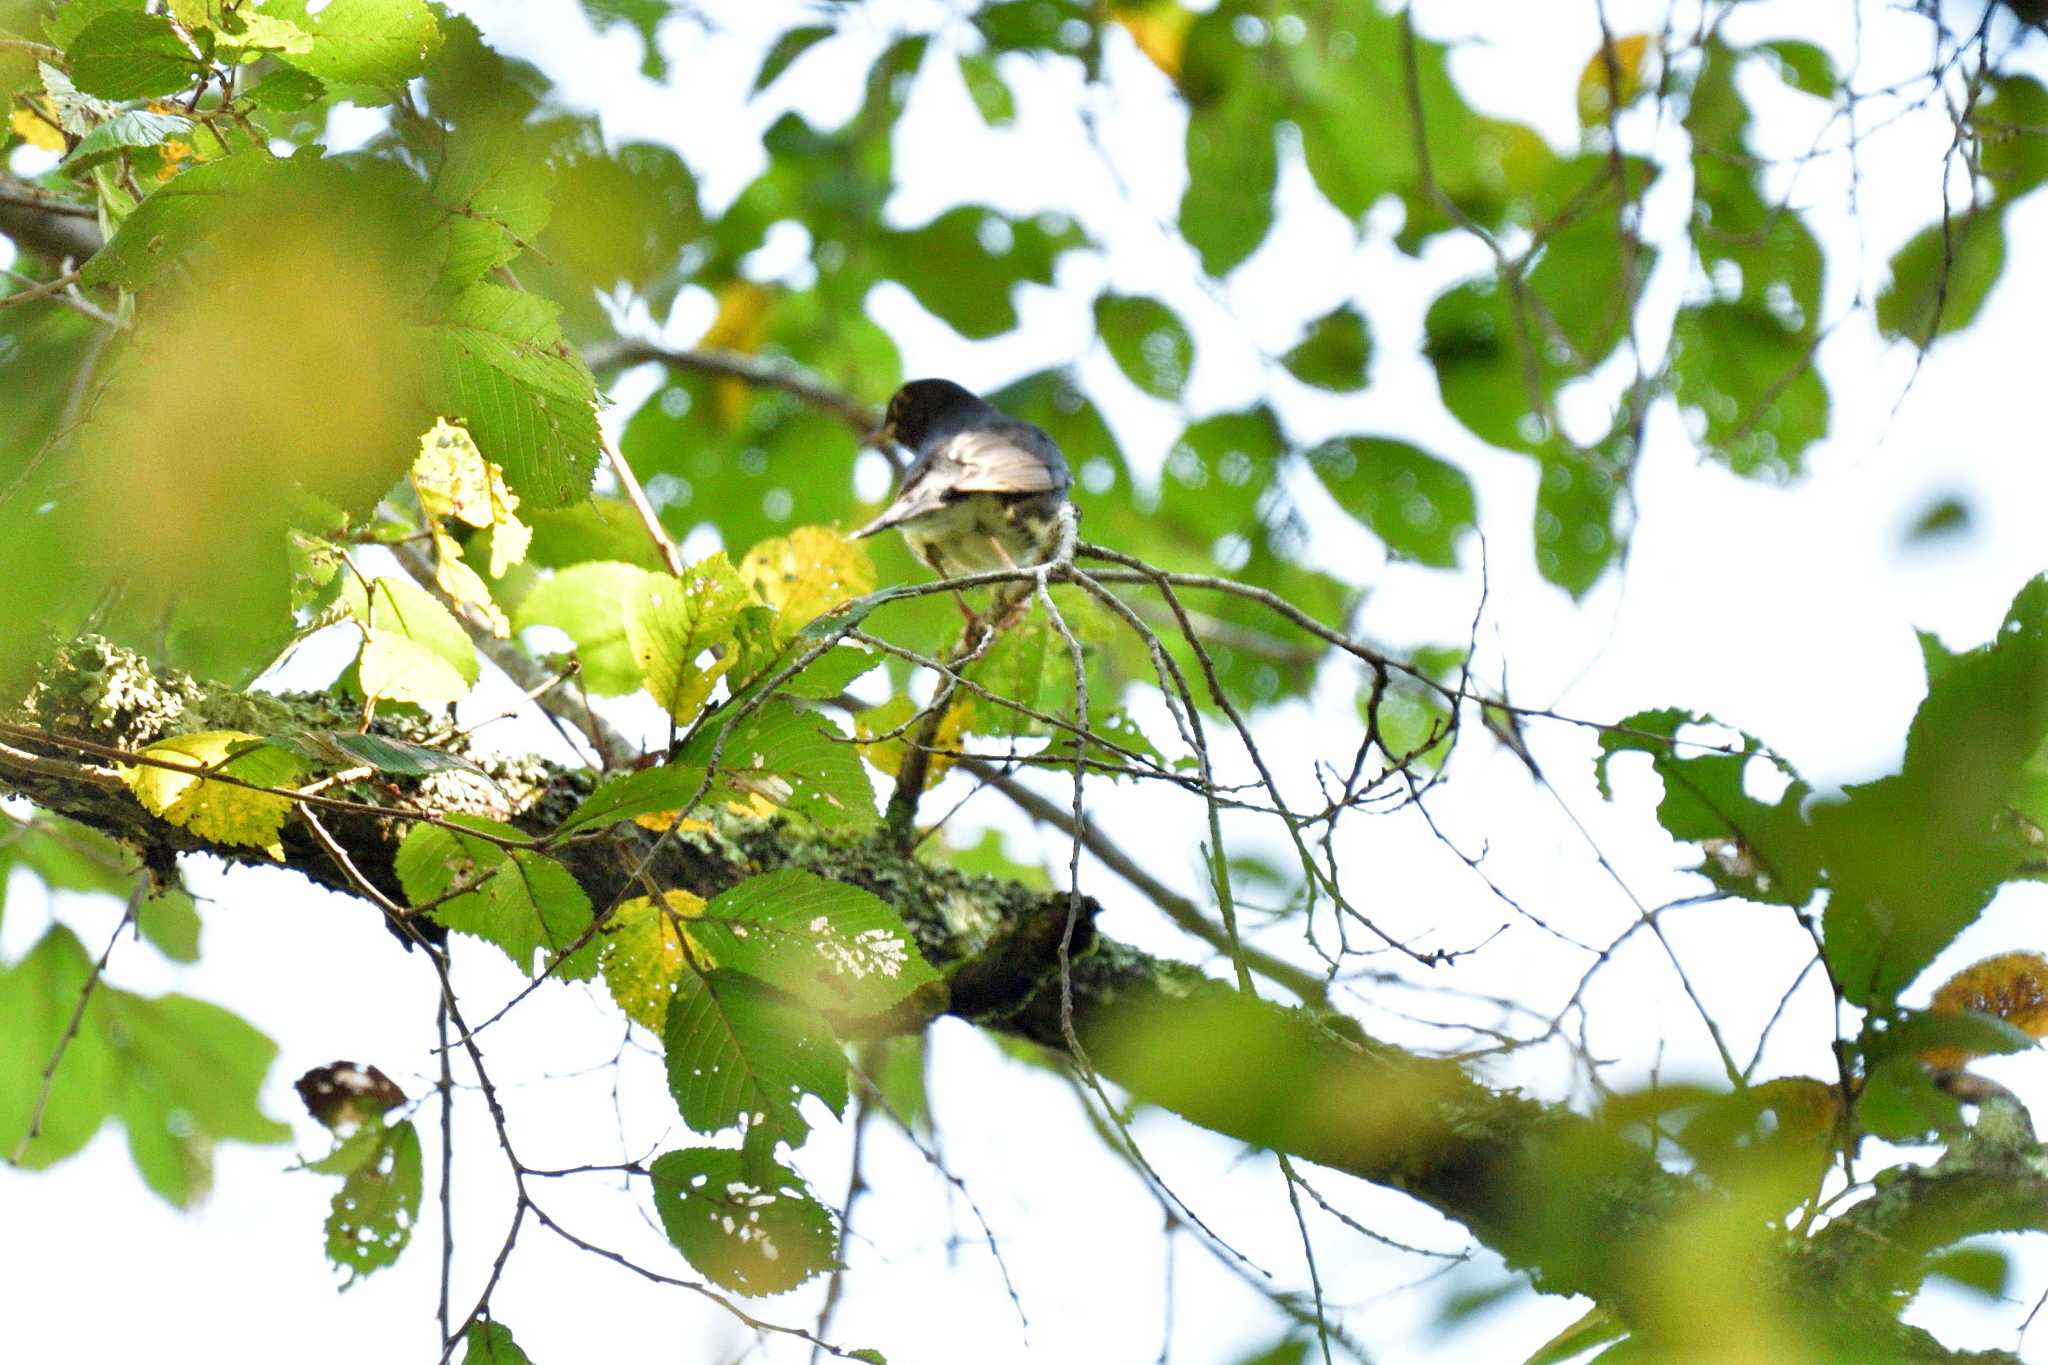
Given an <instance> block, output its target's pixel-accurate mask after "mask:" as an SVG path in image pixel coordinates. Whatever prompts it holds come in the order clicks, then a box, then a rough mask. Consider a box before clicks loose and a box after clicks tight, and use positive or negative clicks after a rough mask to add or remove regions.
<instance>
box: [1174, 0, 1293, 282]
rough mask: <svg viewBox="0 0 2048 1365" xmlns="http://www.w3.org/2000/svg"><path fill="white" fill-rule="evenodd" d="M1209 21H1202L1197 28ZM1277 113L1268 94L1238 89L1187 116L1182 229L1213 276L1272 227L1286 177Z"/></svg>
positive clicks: (1254, 88) (1241, 258)
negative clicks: (1278, 143)
mask: <svg viewBox="0 0 2048 1365" xmlns="http://www.w3.org/2000/svg"><path fill="white" fill-rule="evenodd" d="M1219 15H1220V12H1219ZM1203 22H1206V20H1198V21H1197V27H1200V25H1201V24H1202V23H1203ZM1278 113H1279V111H1278V110H1276V109H1275V108H1274V104H1273V100H1272V97H1271V95H1270V93H1269V92H1267V91H1264V90H1262V89H1260V88H1259V87H1258V86H1257V85H1252V84H1233V85H1232V86H1230V87H1229V89H1228V93H1226V94H1225V95H1224V97H1223V98H1222V99H1220V100H1217V101H1215V102H1214V103H1208V104H1201V105H1198V106H1196V108H1195V109H1194V110H1193V111H1192V112H1191V113H1190V114H1189V116H1188V135H1187V163H1188V187H1187V192H1186V193H1185V194H1183V195H1182V196H1181V201H1180V232H1181V236H1183V237H1185V238H1186V239H1187V242H1188V245H1189V246H1192V247H1193V248H1194V249H1195V251H1196V253H1197V254H1198V255H1199V256H1200V257H1201V260H1202V269H1204V270H1206V271H1208V272H1209V273H1210V274H1211V275H1216V276H1219V277H1220V276H1223V275H1227V274H1229V273H1230V272H1231V271H1232V270H1233V269H1235V268H1236V267H1237V266H1238V265H1240V264H1241V263H1242V262H1243V261H1244V259H1245V258H1246V257H1247V256H1249V255H1251V254H1252V252H1253V251H1255V250H1257V249H1258V246H1259V243H1261V242H1263V241H1265V240H1266V233H1267V231H1268V230H1269V229H1271V228H1272V226H1273V190H1274V187H1275V186H1276V185H1277V184H1278V183H1279V180H1280V157H1279V152H1278V150H1277V149H1276V147H1275V145H1274V134H1275V128H1274V121H1275V119H1276V118H1277V117H1278Z"/></svg>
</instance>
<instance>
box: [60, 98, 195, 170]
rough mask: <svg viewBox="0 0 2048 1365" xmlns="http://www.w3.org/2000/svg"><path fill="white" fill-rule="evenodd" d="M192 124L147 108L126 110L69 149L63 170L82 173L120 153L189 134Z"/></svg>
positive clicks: (155, 144) (178, 116)
mask: <svg viewBox="0 0 2048 1365" xmlns="http://www.w3.org/2000/svg"><path fill="white" fill-rule="evenodd" d="M191 128H192V121H191V120H190V119H188V118H184V117H181V116H180V115H177V114H159V113H155V112H153V111H151V110H148V109H129V110H126V111H124V112H122V113H121V114H118V115H116V116H115V117H114V118H111V119H109V120H107V121H106V122H105V123H102V124H100V125H99V126H98V127H97V128H94V129H93V130H92V131H91V132H89V133H87V134H86V135H85V136H84V137H82V138H80V139H79V141H78V145H77V146H76V147H73V148H72V149H71V154H70V155H69V156H66V157H65V158H64V169H66V170H68V171H71V172H73V173H74V174H75V173H76V172H78V171H82V170H85V169H86V168H87V167H90V166H94V165H97V164H98V163H100V162H102V161H106V160H108V159H109V158H112V157H116V156H119V155H120V154H121V153H122V152H125V151H129V150H131V149H133V148H137V147H155V146H158V145H159V144H161V143H163V142H165V141H167V140H169V139H171V138H174V137H181V136H183V135H184V134H186V133H188V132H190V131H191Z"/></svg>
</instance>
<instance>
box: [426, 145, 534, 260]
mask: <svg viewBox="0 0 2048 1365" xmlns="http://www.w3.org/2000/svg"><path fill="white" fill-rule="evenodd" d="M553 184H554V173H553V171H552V168H550V167H549V166H548V164H547V163H546V160H545V159H544V156H543V154H542V150H541V148H539V147H538V146H536V145H535V139H534V138H533V136H532V135H531V134H530V133H529V132H528V131H527V130H526V129H525V128H523V127H521V126H520V125H518V124H516V123H512V122H510V121H509V120H506V119H502V118H501V119H497V120H493V121H490V122H486V123H480V124H472V125H468V126H464V127H461V128H458V129H457V130H456V131H455V132H454V133H453V134H451V135H450V136H449V137H448V138H447V140H446V143H445V146H444V149H443V155H442V160H441V164H440V169H439V170H438V171H436V172H435V174H434V179H433V183H432V185H431V186H430V188H429V194H430V196H431V198H432V199H433V202H434V203H435V205H436V206H437V207H439V208H440V210H441V211H442V212H443V213H444V214H446V215H447V222H446V225H445V227H444V229H443V231H444V233H445V234H446V236H447V238H448V250H447V259H446V263H445V264H444V265H443V267H442V271H441V277H442V280H443V282H444V283H445V284H447V285H450V286H460V285H463V284H467V283H470V282H472V281H474V280H476V279H478V278H480V277H482V276H483V275H485V274H486V273H488V272H489V271H491V270H494V269H496V268H497V267H498V266H501V265H505V264H507V263H508V262H510V261H511V260H512V259H513V258H514V257H516V256H518V255H519V254H520V252H522V251H524V250H525V249H526V248H527V247H528V246H529V245H531V244H532V242H533V240H534V239H535V238H536V237H538V236H539V235H540V232H541V229H542V228H544V227H546V226H547V223H548V215H549V212H550V209H551V207H552V205H551V196H550V190H551V188H552V186H553Z"/></svg>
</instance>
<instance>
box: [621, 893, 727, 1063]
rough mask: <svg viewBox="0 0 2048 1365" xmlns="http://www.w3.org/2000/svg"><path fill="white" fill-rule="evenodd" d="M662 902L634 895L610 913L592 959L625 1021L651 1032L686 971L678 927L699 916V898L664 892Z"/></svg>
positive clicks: (659, 1023) (665, 1014)
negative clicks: (601, 944) (598, 950)
mask: <svg viewBox="0 0 2048 1365" xmlns="http://www.w3.org/2000/svg"><path fill="white" fill-rule="evenodd" d="M663 901H664V904H661V905H656V904H655V903H654V902H653V901H652V900H651V899H649V898H648V897H646V896H638V897H635V898H634V899H632V900H629V901H627V902H625V903H624V904H623V905H621V906H619V908H618V909H616V910H614V911H612V913H611V917H610V918H609V919H607V920H606V921H605V923H604V939H603V942H604V947H603V948H602V950H600V952H599V954H598V962H599V965H600V966H601V967H602V968H603V970H604V984H605V986H606V987H607V988H608V989H609V990H610V991H611V993H612V999H613V1000H616V1001H617V1002H618V1005H619V1008H620V1009H622V1010H624V1011H625V1012H626V1017H627V1018H628V1019H631V1020H632V1021H633V1022H634V1023H636V1024H640V1025H643V1026H645V1027H647V1028H650V1029H653V1030H655V1031H656V1032H660V1030H661V1026H662V1023H663V1021H664V1020H666V1019H667V1018H668V1005H669V1001H671V1000H673V999H674V998H675V993H676V986H677V984H678V983H679V982H680V981H681V980H682V979H683V973H684V972H685V971H686V970H687V969H688V959H687V958H686V957H685V956H684V954H685V952H686V951H687V947H686V942H687V939H686V931H685V927H684V926H685V925H686V924H687V923H688V922H689V921H690V920H692V919H694V918H696V917H697V916H698V915H701V914H703V913H704V898H703V897H702V896H698V895H695V894H693V893H691V892H688V891H680V890H677V891H667V892H664V893H663Z"/></svg>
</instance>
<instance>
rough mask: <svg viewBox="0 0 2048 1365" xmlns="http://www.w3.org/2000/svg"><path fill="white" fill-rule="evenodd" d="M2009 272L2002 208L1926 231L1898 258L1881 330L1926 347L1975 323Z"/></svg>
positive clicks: (1880, 309)
mask: <svg viewBox="0 0 2048 1365" xmlns="http://www.w3.org/2000/svg"><path fill="white" fill-rule="evenodd" d="M2004 271H2005V214H2004V213H2003V212H2002V211H2001V210H2000V209H1997V208H1991V209H1975V210H1972V211H1970V212H1968V213H1963V214H1959V215H1957V216H1956V218H1955V219H1953V220H1952V221H1950V222H1948V223H1946V224H1943V223H1935V224H1932V225H1931V226H1928V227H1924V228H1922V229H1921V230H1920V231H1919V232H1917V233H1915V234H1914V235H1913V238H1912V240H1911V241H1909V242H1907V243H1906V244H1905V245H1904V246H1902V247H1900V248H1899V252H1898V254H1897V255H1896V256H1893V257H1892V274H1891V279H1890V280H1889V281H1888V282H1887V283H1886V284H1885V287H1884V288H1883V290H1881V291H1880V292H1879V293H1878V296H1877V325H1878V327H1879V328H1880V329H1881V330H1882V331H1884V332H1885V334H1886V335H1888V336H1893V337H1899V338H1902V339H1904V340H1906V341H1910V342H1912V343H1913V344H1914V345H1915V346H1923V347H1924V346H1926V345H1928V344H1930V343H1931V342H1932V341H1933V340H1934V339H1935V338H1936V337H1943V336H1947V335H1948V334H1949V333H1951V332H1959V331H1961V330H1962V329H1963V328H1965V327H1967V326H1969V325H1970V324H1971V323H1972V322H1974V321H1975V320H1976V317H1977V310H1978V309H1980V308H1982V307H1983V306H1984V299H1985V297H1986V296H1987V295H1988V294H1990V292H1991V286H1992V285H1994V284H1996V283H1998V277H1999V276H2000V275H2001V274H2002V273H2004Z"/></svg>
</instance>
